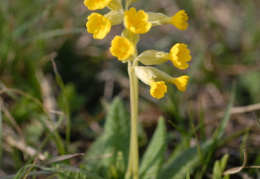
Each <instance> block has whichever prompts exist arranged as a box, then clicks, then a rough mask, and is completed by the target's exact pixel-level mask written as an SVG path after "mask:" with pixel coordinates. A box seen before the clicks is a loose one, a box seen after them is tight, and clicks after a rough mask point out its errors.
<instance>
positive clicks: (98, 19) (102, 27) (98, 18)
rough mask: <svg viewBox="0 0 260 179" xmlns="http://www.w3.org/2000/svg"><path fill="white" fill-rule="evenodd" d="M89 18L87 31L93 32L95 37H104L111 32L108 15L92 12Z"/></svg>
mask: <svg viewBox="0 0 260 179" xmlns="http://www.w3.org/2000/svg"><path fill="white" fill-rule="evenodd" d="M87 19H88V22H87V23H86V27H87V31H88V32H89V33H91V34H93V38H94V39H103V38H104V37H105V36H106V35H107V34H108V33H109V32H110V29H111V21H110V20H109V19H108V18H107V17H105V16H103V15H101V14H98V13H92V14H91V15H90V16H88V18H87Z"/></svg>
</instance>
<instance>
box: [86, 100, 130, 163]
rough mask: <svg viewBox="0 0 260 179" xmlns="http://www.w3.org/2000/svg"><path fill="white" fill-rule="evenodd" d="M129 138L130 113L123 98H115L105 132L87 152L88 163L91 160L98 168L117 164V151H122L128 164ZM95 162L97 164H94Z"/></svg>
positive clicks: (108, 115)
mask: <svg viewBox="0 0 260 179" xmlns="http://www.w3.org/2000/svg"><path fill="white" fill-rule="evenodd" d="M129 140H130V121H129V114H128V112H127V111H126V109H125V107H124V104H123V102H122V100H121V99H120V98H115V99H114V101H113V102H112V104H111V106H110V108H109V111H108V114H107V118H106V122H105V126H104V133H103V134H102V135H101V136H100V137H99V138H98V139H97V140H96V141H95V142H94V143H93V144H92V146H91V147H90V149H89V150H88V152H87V154H86V158H85V160H86V164H88V162H90V163H91V164H90V165H91V167H92V168H96V167H97V165H98V166H99V167H108V166H111V165H115V164H116V158H117V153H118V152H120V151H121V152H122V153H123V159H124V162H125V165H126V162H127V161H126V159H127V158H128V150H129ZM92 159H93V160H92ZM90 160H91V161H90ZM93 162H94V163H93ZM93 164H94V165H96V166H93Z"/></svg>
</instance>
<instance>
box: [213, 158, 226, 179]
mask: <svg viewBox="0 0 260 179" xmlns="http://www.w3.org/2000/svg"><path fill="white" fill-rule="evenodd" d="M227 160H228V155H227V154H226V155H224V156H223V157H222V158H221V160H217V161H216V162H215V163H214V167H213V179H222V173H223V171H224V169H225V167H226V164H227Z"/></svg>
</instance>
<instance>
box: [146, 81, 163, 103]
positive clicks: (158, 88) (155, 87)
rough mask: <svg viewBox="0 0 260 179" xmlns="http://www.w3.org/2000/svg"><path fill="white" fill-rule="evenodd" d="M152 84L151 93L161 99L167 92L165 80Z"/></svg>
mask: <svg viewBox="0 0 260 179" xmlns="http://www.w3.org/2000/svg"><path fill="white" fill-rule="evenodd" d="M150 86H151V89H150V94H151V95H152V97H154V98H157V99H161V98H162V97H164V94H165V93H166V92H167V86H166V85H165V83H164V81H157V82H151V84H150Z"/></svg>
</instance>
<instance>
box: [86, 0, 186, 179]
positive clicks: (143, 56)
mask: <svg viewBox="0 0 260 179" xmlns="http://www.w3.org/2000/svg"><path fill="white" fill-rule="evenodd" d="M136 1H137V0H125V2H124V7H123V4H122V1H121V0H84V4H85V6H86V7H87V8H88V9H89V10H91V11H94V10H98V9H103V8H105V7H108V8H109V9H110V11H109V12H108V13H107V14H105V15H102V14H99V13H95V12H94V13H92V14H91V15H89V16H88V17H87V20H88V21H87V23H86V27H87V31H88V32H89V33H91V34H93V38H95V39H103V38H105V37H106V35H107V34H108V33H109V32H110V30H111V27H112V26H113V25H117V24H123V25H124V27H125V29H124V30H123V31H122V33H121V36H115V37H114V38H113V40H112V42H111V47H110V52H111V54H112V55H113V56H115V57H117V58H118V60H119V61H122V62H123V63H127V64H128V74H129V83H130V103H131V105H130V106H131V134H130V150H129V158H128V167H127V172H126V175H125V178H134V179H138V177H139V176H138V168H139V164H138V163H139V154H138V140H137V116H138V114H137V113H138V79H140V80H141V81H142V82H143V83H145V84H147V85H148V86H150V94H151V96H152V97H154V98H157V99H160V98H162V97H164V95H165V93H166V92H167V85H166V84H167V83H172V84H174V85H176V87H177V89H178V90H180V91H183V92H184V91H185V90H186V86H187V83H188V80H189V76H187V75H184V76H180V77H172V76H170V75H168V74H167V73H165V72H163V71H161V70H160V69H158V68H156V67H152V66H151V65H159V64H162V63H165V62H167V61H168V60H170V61H171V62H172V64H173V65H174V66H175V67H176V68H178V69H181V70H184V69H186V68H188V67H189V64H188V62H189V61H190V60H191V56H190V50H189V49H188V48H187V45H186V44H183V43H177V44H175V45H174V46H173V47H172V48H171V49H170V52H169V53H167V52H164V51H157V50H146V51H144V52H142V53H140V54H138V52H137V44H138V41H139V39H140V34H144V33H147V32H148V31H149V30H150V29H151V27H152V26H158V25H164V24H173V25H174V26H175V27H176V28H178V29H179V30H185V29H187V27H188V23H187V20H188V16H187V14H186V13H185V11H184V10H180V11H179V12H177V13H176V14H175V15H174V16H172V17H170V16H167V15H165V14H163V13H154V12H145V11H143V10H139V11H137V10H136V9H135V8H134V7H131V8H129V6H130V5H131V4H132V3H133V2H136ZM139 62H140V63H141V64H142V66H139V64H138V63H139Z"/></svg>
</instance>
